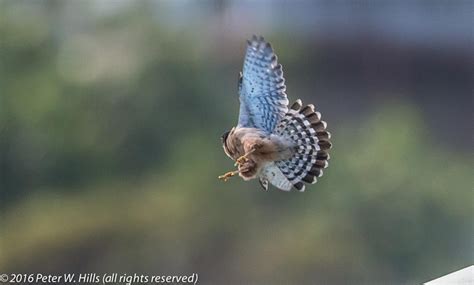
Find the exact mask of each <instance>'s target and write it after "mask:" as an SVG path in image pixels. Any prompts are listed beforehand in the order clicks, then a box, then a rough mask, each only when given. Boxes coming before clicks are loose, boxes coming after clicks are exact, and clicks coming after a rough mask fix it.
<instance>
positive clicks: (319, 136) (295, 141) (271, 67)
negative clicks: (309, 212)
mask: <svg viewBox="0 0 474 285" xmlns="http://www.w3.org/2000/svg"><path fill="white" fill-rule="evenodd" d="M238 87H239V101H240V111H239V121H238V124H237V126H236V127H233V128H232V129H231V130H230V131H227V132H225V133H224V134H223V135H222V144H223V147H224V151H225V153H226V154H227V156H229V157H230V158H231V159H233V160H234V161H235V166H237V167H238V168H237V170H235V171H231V172H227V173H226V174H224V175H221V176H219V179H223V180H224V181H227V179H229V178H230V177H232V176H235V175H237V174H239V176H241V177H242V178H243V179H244V180H250V179H254V178H258V179H259V181H260V185H261V186H262V187H263V189H264V190H268V185H269V183H270V184H272V185H274V186H275V187H277V188H279V189H281V190H284V191H290V190H291V189H293V188H295V189H296V190H298V191H304V190H305V183H310V184H313V183H316V180H317V178H319V177H321V176H322V175H323V169H324V168H326V167H327V166H328V160H329V154H328V150H329V149H330V148H331V142H330V138H331V134H330V133H329V132H328V131H327V130H326V122H325V121H322V120H321V113H319V112H317V111H315V108H314V105H312V104H309V105H306V106H303V103H302V102H301V100H300V99H298V100H296V101H295V102H294V103H293V104H292V105H291V107H290V108H288V98H287V96H286V93H285V92H286V86H285V79H284V78H283V70H282V66H281V64H279V63H278V60H277V56H276V54H275V52H274V51H273V48H272V46H271V45H270V43H268V42H266V41H265V40H264V38H263V37H256V36H253V37H252V39H251V40H248V41H247V52H246V55H245V60H244V65H243V72H241V73H240V76H239V84H238Z"/></svg>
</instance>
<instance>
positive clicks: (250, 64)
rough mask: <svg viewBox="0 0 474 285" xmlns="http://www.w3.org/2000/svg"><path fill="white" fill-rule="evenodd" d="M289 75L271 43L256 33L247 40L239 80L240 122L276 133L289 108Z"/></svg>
mask: <svg viewBox="0 0 474 285" xmlns="http://www.w3.org/2000/svg"><path fill="white" fill-rule="evenodd" d="M285 90H286V86H285V79H284V78H283V70H282V67H281V64H279V63H278V61H277V56H276V54H275V53H274V52H273V49H272V47H271V45H270V43H268V42H266V41H265V40H264V39H263V37H259V38H257V37H256V36H253V37H252V39H251V40H249V41H248V43H247V52H246V55H245V60H244V67H243V73H242V77H241V79H240V80H239V99H240V113H239V124H238V125H239V126H240V127H252V128H258V129H262V130H264V131H266V132H267V133H272V132H273V130H274V129H275V127H276V125H277V124H278V122H279V121H280V119H281V118H283V116H284V115H285V114H286V112H287V111H288V98H287V97H286V93H285Z"/></svg>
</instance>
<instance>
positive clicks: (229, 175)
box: [218, 171, 236, 182]
mask: <svg viewBox="0 0 474 285" xmlns="http://www.w3.org/2000/svg"><path fill="white" fill-rule="evenodd" d="M235 174H236V172H235V171H229V172H227V173H225V174H224V175H220V176H219V177H218V178H219V179H221V180H224V182H226V181H227V180H229V178H231V177H232V176H234V175H235Z"/></svg>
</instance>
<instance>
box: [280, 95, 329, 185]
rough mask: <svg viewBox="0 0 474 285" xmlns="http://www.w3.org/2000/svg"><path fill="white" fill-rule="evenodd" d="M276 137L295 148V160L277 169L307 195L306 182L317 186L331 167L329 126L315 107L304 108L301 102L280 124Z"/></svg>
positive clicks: (291, 159)
mask: <svg viewBox="0 0 474 285" xmlns="http://www.w3.org/2000/svg"><path fill="white" fill-rule="evenodd" d="M276 133H277V134H279V135H281V136H283V137H286V138H288V139H290V140H291V141H292V142H293V143H294V144H295V149H294V151H295V152H294V154H293V156H292V157H291V158H289V159H287V160H281V161H277V162H276V165H277V166H278V168H279V169H280V171H281V172H282V173H283V175H285V177H286V178H287V179H288V181H289V182H290V183H291V184H292V185H293V187H295V188H296V189H297V190H299V191H304V189H305V184H304V183H303V182H306V183H311V184H313V183H316V181H317V178H318V177H321V176H322V175H323V169H324V168H326V167H327V166H328V160H329V154H328V150H329V149H330V148H331V142H330V138H331V134H330V133H329V132H328V131H326V122H324V121H322V120H321V114H320V113H319V112H316V111H315V110H314V106H313V105H311V104H310V105H307V106H304V107H303V104H302V102H301V100H299V99H298V100H296V102H295V103H293V105H292V106H291V108H290V110H288V113H286V115H285V117H284V118H283V119H282V120H281V121H280V122H279V124H278V126H277V128H276Z"/></svg>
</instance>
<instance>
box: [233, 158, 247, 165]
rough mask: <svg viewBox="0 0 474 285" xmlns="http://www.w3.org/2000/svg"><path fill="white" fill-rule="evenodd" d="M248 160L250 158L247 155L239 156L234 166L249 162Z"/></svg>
mask: <svg viewBox="0 0 474 285" xmlns="http://www.w3.org/2000/svg"><path fill="white" fill-rule="evenodd" d="M248 160H249V159H248V158H247V157H245V156H241V157H239V158H237V160H236V161H235V163H234V166H237V165H239V164H243V163H245V162H247V161H248Z"/></svg>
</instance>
